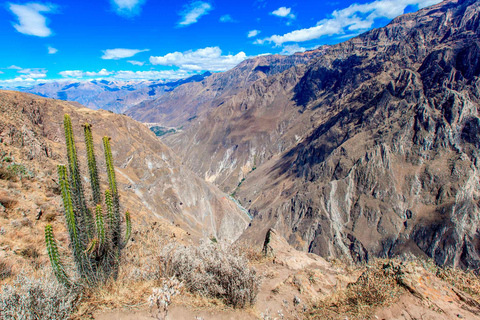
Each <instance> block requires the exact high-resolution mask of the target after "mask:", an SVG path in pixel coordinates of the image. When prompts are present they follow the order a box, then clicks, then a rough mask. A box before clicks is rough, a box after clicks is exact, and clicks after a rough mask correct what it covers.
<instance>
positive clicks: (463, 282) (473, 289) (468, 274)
mask: <svg viewBox="0 0 480 320" xmlns="http://www.w3.org/2000/svg"><path fill="white" fill-rule="evenodd" d="M436 274H437V277H439V278H440V279H442V280H444V281H445V282H447V283H449V284H450V285H452V286H453V287H456V288H458V289H460V290H462V291H464V292H466V293H468V294H470V295H471V296H472V297H473V298H475V299H477V300H480V276H479V275H478V274H476V273H475V272H473V271H472V270H467V271H465V270H462V269H458V268H456V269H454V268H450V267H445V268H439V267H437V272H436Z"/></svg>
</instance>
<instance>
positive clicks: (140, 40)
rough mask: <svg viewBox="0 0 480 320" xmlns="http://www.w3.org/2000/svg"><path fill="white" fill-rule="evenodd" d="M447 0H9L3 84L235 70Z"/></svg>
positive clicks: (1, 18) (1, 14) (1, 16)
mask: <svg viewBox="0 0 480 320" xmlns="http://www.w3.org/2000/svg"><path fill="white" fill-rule="evenodd" d="M439 2H440V0H377V1H368V0H366V1H330V2H329V1H318V0H315V1H313V0H312V1H310V0H308V1H305V0H302V1H298V0H297V1H295V0H281V1H278V0H275V1H273V0H251V1H220V0H215V1H208V0H201V1H200V0H197V1H186V0H178V1H164V0H82V1H65V0H63V1H60V0H52V1H50V2H36V1H33V2H25V1H11V2H8V1H7V2H5V3H4V4H3V5H2V6H0V37H1V39H2V44H3V48H4V49H3V50H1V51H0V61H1V63H0V86H3V87H9V86H19V85H23V86H27V85H33V84H38V83H41V82H46V81H54V80H88V79H99V78H102V79H108V80H146V79H165V80H171V79H178V78H183V77H186V76H189V75H192V74H196V73H201V72H205V71H211V72H219V71H226V70H228V69H231V68H232V67H234V66H235V65H237V64H238V63H240V62H241V61H243V60H245V59H247V58H249V57H254V56H258V55H261V54H267V53H270V54H275V53H279V54H292V53H294V52H298V51H305V50H308V49H313V48H316V47H318V46H320V45H324V44H333V43H338V42H342V41H345V40H347V39H349V38H351V37H353V36H355V35H357V34H359V33H361V32H364V31H367V30H369V29H371V28H374V27H381V26H384V25H386V24H387V23H388V22H389V21H390V20H391V19H392V18H394V17H396V16H398V15H400V14H402V13H404V12H411V11H416V10H418V9H419V8H422V7H425V6H429V5H433V4H436V3H439Z"/></svg>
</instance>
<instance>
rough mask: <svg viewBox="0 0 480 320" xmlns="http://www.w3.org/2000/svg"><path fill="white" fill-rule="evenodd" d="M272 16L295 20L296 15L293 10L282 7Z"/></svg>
mask: <svg viewBox="0 0 480 320" xmlns="http://www.w3.org/2000/svg"><path fill="white" fill-rule="evenodd" d="M271 14H273V15H274V16H277V17H282V18H289V19H295V15H294V14H293V13H292V8H287V7H280V8H278V9H277V10H275V11H273V12H272V13H271Z"/></svg>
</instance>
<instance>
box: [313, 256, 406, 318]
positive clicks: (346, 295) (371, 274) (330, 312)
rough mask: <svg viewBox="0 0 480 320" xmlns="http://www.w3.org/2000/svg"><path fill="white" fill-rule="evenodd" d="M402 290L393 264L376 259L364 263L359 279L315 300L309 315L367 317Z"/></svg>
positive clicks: (314, 316)
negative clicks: (340, 289)
mask: <svg viewBox="0 0 480 320" xmlns="http://www.w3.org/2000/svg"><path fill="white" fill-rule="evenodd" d="M403 292H405V291H404V290H403V289H402V286H401V285H400V284H399V283H398V274H397V270H396V269H395V267H394V265H393V264H392V263H385V262H384V261H382V260H377V261H375V262H373V263H372V264H370V265H368V266H366V270H365V271H364V272H363V274H362V275H361V276H360V277H359V278H358V280H357V281H356V282H355V283H351V284H349V285H348V286H347V288H346V289H345V290H342V291H340V292H338V293H336V294H334V295H332V296H330V297H327V298H326V299H325V300H322V301H319V302H317V303H315V304H314V305H313V306H312V308H311V310H309V311H308V316H309V317H311V318H313V319H339V316H340V314H341V315H349V319H368V317H369V316H371V315H372V310H373V309H374V308H376V307H379V306H388V305H390V304H392V303H393V302H395V301H396V300H397V299H398V297H399V296H400V295H401V294H402V293H403ZM342 319H344V317H343V318H342Z"/></svg>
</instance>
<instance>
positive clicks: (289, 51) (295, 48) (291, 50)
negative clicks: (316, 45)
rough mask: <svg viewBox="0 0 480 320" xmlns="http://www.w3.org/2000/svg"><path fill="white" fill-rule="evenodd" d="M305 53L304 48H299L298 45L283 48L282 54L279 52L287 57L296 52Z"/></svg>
mask: <svg viewBox="0 0 480 320" xmlns="http://www.w3.org/2000/svg"><path fill="white" fill-rule="evenodd" d="M305 51H307V49H306V48H304V47H300V46H299V45H298V44H296V43H295V44H292V45H288V46H285V47H283V50H282V52H280V54H283V55H287V56H289V55H292V54H294V53H297V52H305Z"/></svg>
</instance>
